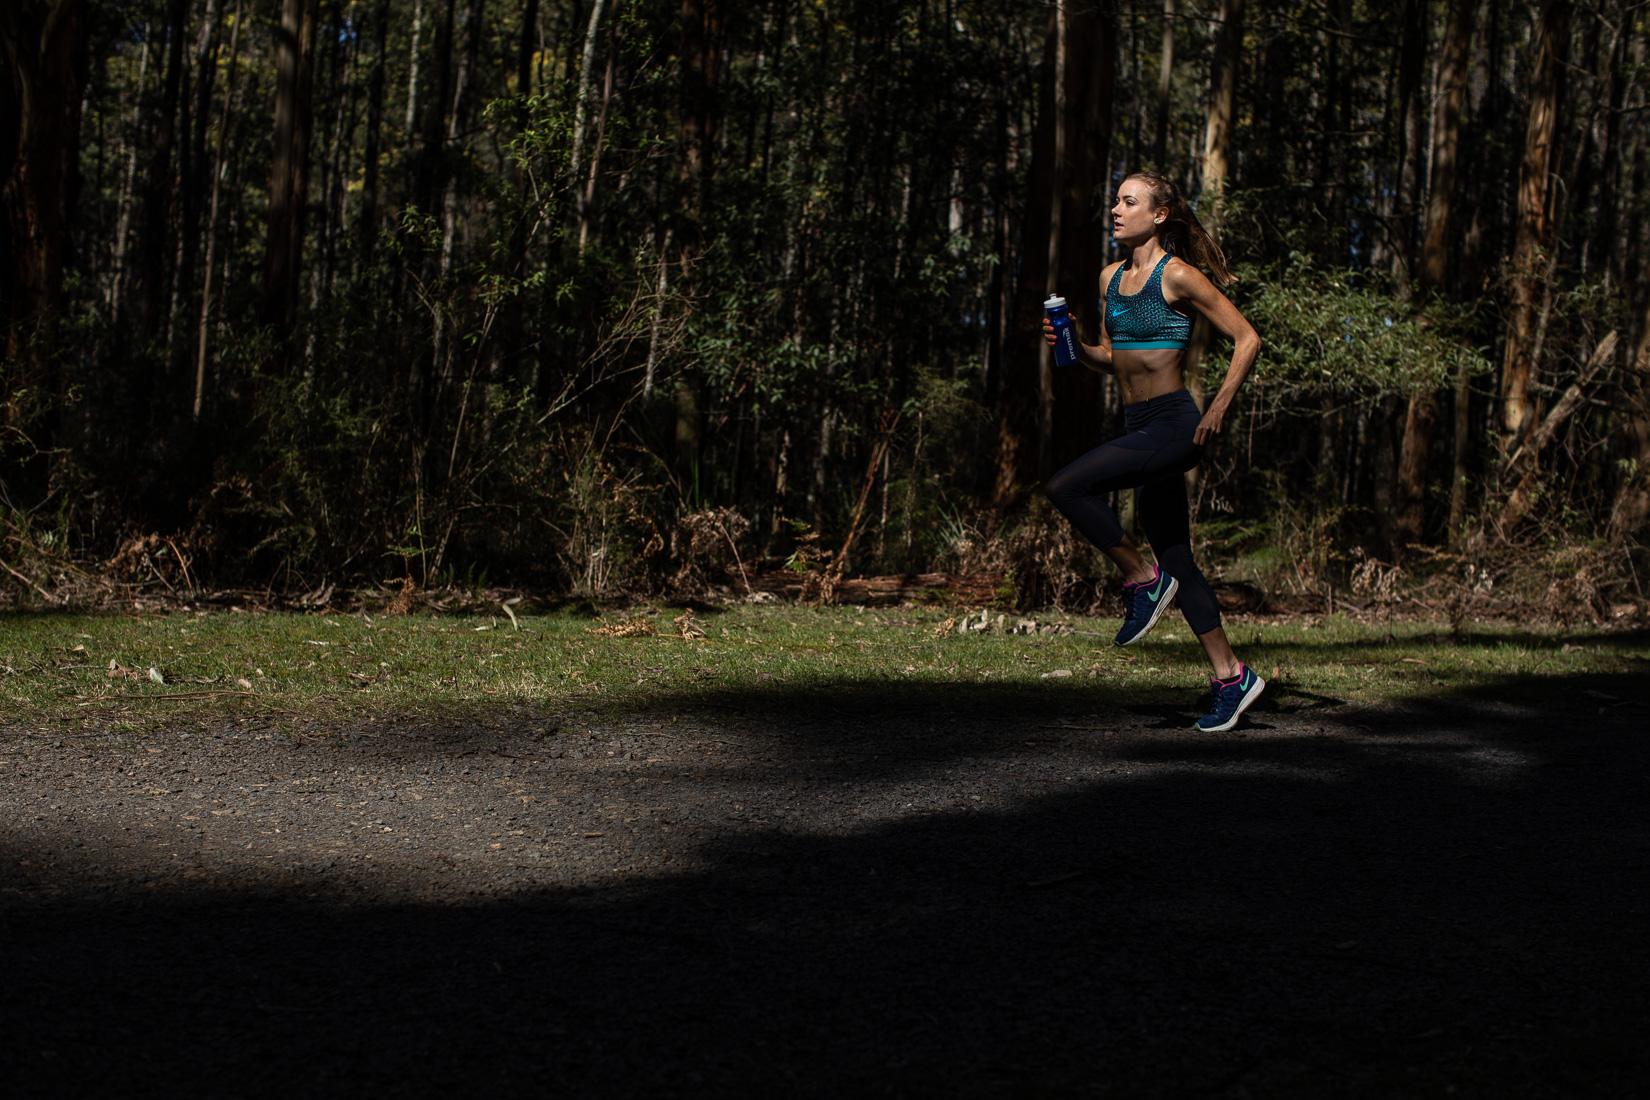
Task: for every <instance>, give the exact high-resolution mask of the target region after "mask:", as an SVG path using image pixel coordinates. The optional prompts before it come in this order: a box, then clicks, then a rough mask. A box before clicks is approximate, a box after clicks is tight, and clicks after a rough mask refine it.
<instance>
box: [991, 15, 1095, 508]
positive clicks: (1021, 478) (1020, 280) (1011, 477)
mask: <svg viewBox="0 0 1650 1100" xmlns="http://www.w3.org/2000/svg"><path fill="white" fill-rule="evenodd" d="M1059 44H1060V32H1059V22H1058V17H1057V15H1056V14H1055V13H1054V12H1050V13H1049V25H1048V37H1047V40H1046V43H1045V46H1044V50H1043V78H1042V81H1041V88H1040V92H1039V95H1038V102H1037V128H1036V130H1035V131H1034V132H1033V134H1032V138H1031V166H1030V172H1029V177H1030V179H1029V183H1028V189H1027V191H1028V198H1027V200H1026V205H1025V217H1024V221H1023V222H1022V223H1021V225H1022V228H1021V237H1020V240H1021V246H1020V269H1019V273H1018V277H1017V278H1016V279H1014V280H1013V288H1014V289H1013V298H1012V301H1013V308H1012V310H1011V311H1010V313H1009V319H1008V323H1007V339H1006V341H1005V345H1006V346H1005V347H1004V349H1003V368H1002V378H1001V381H1000V387H1001V393H1002V411H1001V414H1000V416H999V419H998V422H997V460H996V472H995V477H994V479H993V485H992V491H991V498H992V503H993V505H994V506H995V507H997V508H999V509H1007V508H1010V507H1012V506H1013V505H1015V504H1016V503H1018V502H1019V500H1020V499H1021V497H1022V495H1023V494H1024V491H1025V489H1026V488H1027V487H1028V486H1030V485H1032V484H1033V483H1034V482H1035V481H1036V480H1037V463H1038V453H1037V452H1038V445H1037V440H1038V394H1039V392H1040V386H1039V377H1040V374H1041V371H1042V367H1041V364H1042V362H1043V360H1044V357H1045V356H1047V354H1048V347H1047V345H1046V344H1045V343H1044V342H1043V340H1042V339H1041V338H1040V337H1039V335H1038V333H1039V331H1040V327H1041V324H1042V321H1041V318H1042V313H1043V296H1044V293H1045V290H1046V288H1047V286H1048V277H1049V270H1050V268H1049V254H1048V253H1049V249H1048V241H1049V226H1050V223H1051V222H1052V220H1053V216H1054V211H1053V206H1054V203H1053V199H1054V181H1055V179H1056V175H1055V165H1054V135H1055V129H1056V127H1055V110H1054V83H1055V81H1054V75H1055V74H1054V70H1055V57H1056V55H1057V51H1058V48H1059ZM1086 335H1088V336H1089V337H1090V338H1091V339H1095V338H1097V337H1096V335H1095V334H1093V333H1088V334H1086Z"/></svg>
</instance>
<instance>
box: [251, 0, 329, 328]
mask: <svg viewBox="0 0 1650 1100" xmlns="http://www.w3.org/2000/svg"><path fill="white" fill-rule="evenodd" d="M318 6H319V0H282V5H281V25H280V27H279V28H278V29H277V30H276V32H275V36H274V37H275V126H274V140H273V143H272V148H271V158H272V159H271V164H270V170H269V230H268V237H267V239H266V242H265V246H264V298H263V312H262V316H261V318H260V320H262V322H263V323H264V324H266V325H273V326H275V327H276V328H277V329H279V330H282V331H281V333H280V335H281V337H282V338H284V337H285V335H286V332H285V330H287V329H289V328H291V326H292V324H293V322H294V321H296V320H297V316H298V281H299V271H300V268H301V266H302V263H303V254H304V208H305V206H306V205H307V202H308V197H309V139H310V130H311V126H312V111H311V104H310V94H311V90H312V87H313V84H314V79H315V20H316V14H317V8H318Z"/></svg>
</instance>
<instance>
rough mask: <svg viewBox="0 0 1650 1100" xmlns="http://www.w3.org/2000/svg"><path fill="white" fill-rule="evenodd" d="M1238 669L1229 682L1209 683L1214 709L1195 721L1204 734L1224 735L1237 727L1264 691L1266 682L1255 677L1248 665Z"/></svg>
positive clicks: (1215, 681)
mask: <svg viewBox="0 0 1650 1100" xmlns="http://www.w3.org/2000/svg"><path fill="white" fill-rule="evenodd" d="M1238 667H1239V668H1241V669H1242V671H1241V672H1239V673H1238V674H1237V675H1236V676H1234V677H1233V678H1232V679H1230V680H1225V681H1221V680H1210V681H1209V684H1210V686H1211V687H1212V688H1213V689H1214V709H1213V710H1211V711H1210V712H1209V713H1208V714H1205V715H1204V716H1203V717H1202V718H1199V719H1198V720H1197V728H1198V729H1200V730H1202V731H1203V732H1204V733H1225V732H1226V731H1227V730H1229V729H1231V728H1232V727H1233V726H1235V725H1237V724H1238V719H1239V718H1241V717H1243V712H1244V711H1246V710H1248V709H1249V704H1251V703H1253V702H1254V701H1255V700H1256V699H1259V698H1260V693H1261V692H1263V691H1265V690H1266V681H1265V680H1262V679H1261V678H1260V677H1259V676H1256V675H1255V670H1254V669H1252V668H1250V667H1249V666H1248V665H1239V666H1238Z"/></svg>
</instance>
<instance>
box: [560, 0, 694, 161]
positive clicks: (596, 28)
mask: <svg viewBox="0 0 1650 1100" xmlns="http://www.w3.org/2000/svg"><path fill="white" fill-rule="evenodd" d="M606 10H607V0H596V2H595V4H594V5H593V6H592V7H591V9H590V25H589V27H588V28H587V29H586V30H585V33H584V56H583V58H582V59H581V60H580V62H579V92H578V99H577V100H576V101H575V103H574V108H573V154H572V158H571V161H570V168H571V176H572V178H573V179H574V180H575V181H576V180H577V179H578V178H579V167H580V165H581V164H582V163H583V161H584V129H585V126H586V125H587V124H588V121H589V118H590V97H591V96H592V95H593V94H594V91H593V88H594V81H595V73H596V44H597V43H598V42H599V41H600V37H599V36H600V33H601V27H602V14H603V13H604V12H605V11H606ZM683 18H684V19H685V18H686V8H685V7H684V9H683ZM682 39H683V50H684V51H686V49H687V31H686V29H685V28H684V30H683V32H682ZM684 56H685V54H684ZM683 65H684V69H685V68H686V62H685V61H684V63H683ZM686 107H687V104H686V102H685V96H684V103H683V109H684V111H685V110H686ZM684 124H685V118H684ZM686 155H687V152H686V147H685V143H684V148H683V156H684V157H685V156H686Z"/></svg>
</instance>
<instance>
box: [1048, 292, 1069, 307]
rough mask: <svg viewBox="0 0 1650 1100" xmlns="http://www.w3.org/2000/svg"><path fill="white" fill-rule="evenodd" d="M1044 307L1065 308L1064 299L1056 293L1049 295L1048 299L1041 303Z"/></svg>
mask: <svg viewBox="0 0 1650 1100" xmlns="http://www.w3.org/2000/svg"><path fill="white" fill-rule="evenodd" d="M1043 308H1044V309H1065V308H1066V300H1065V299H1064V298H1062V297H1060V296H1059V295H1058V294H1054V295H1050V297H1049V300H1048V301H1046V302H1044V303H1043Z"/></svg>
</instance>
